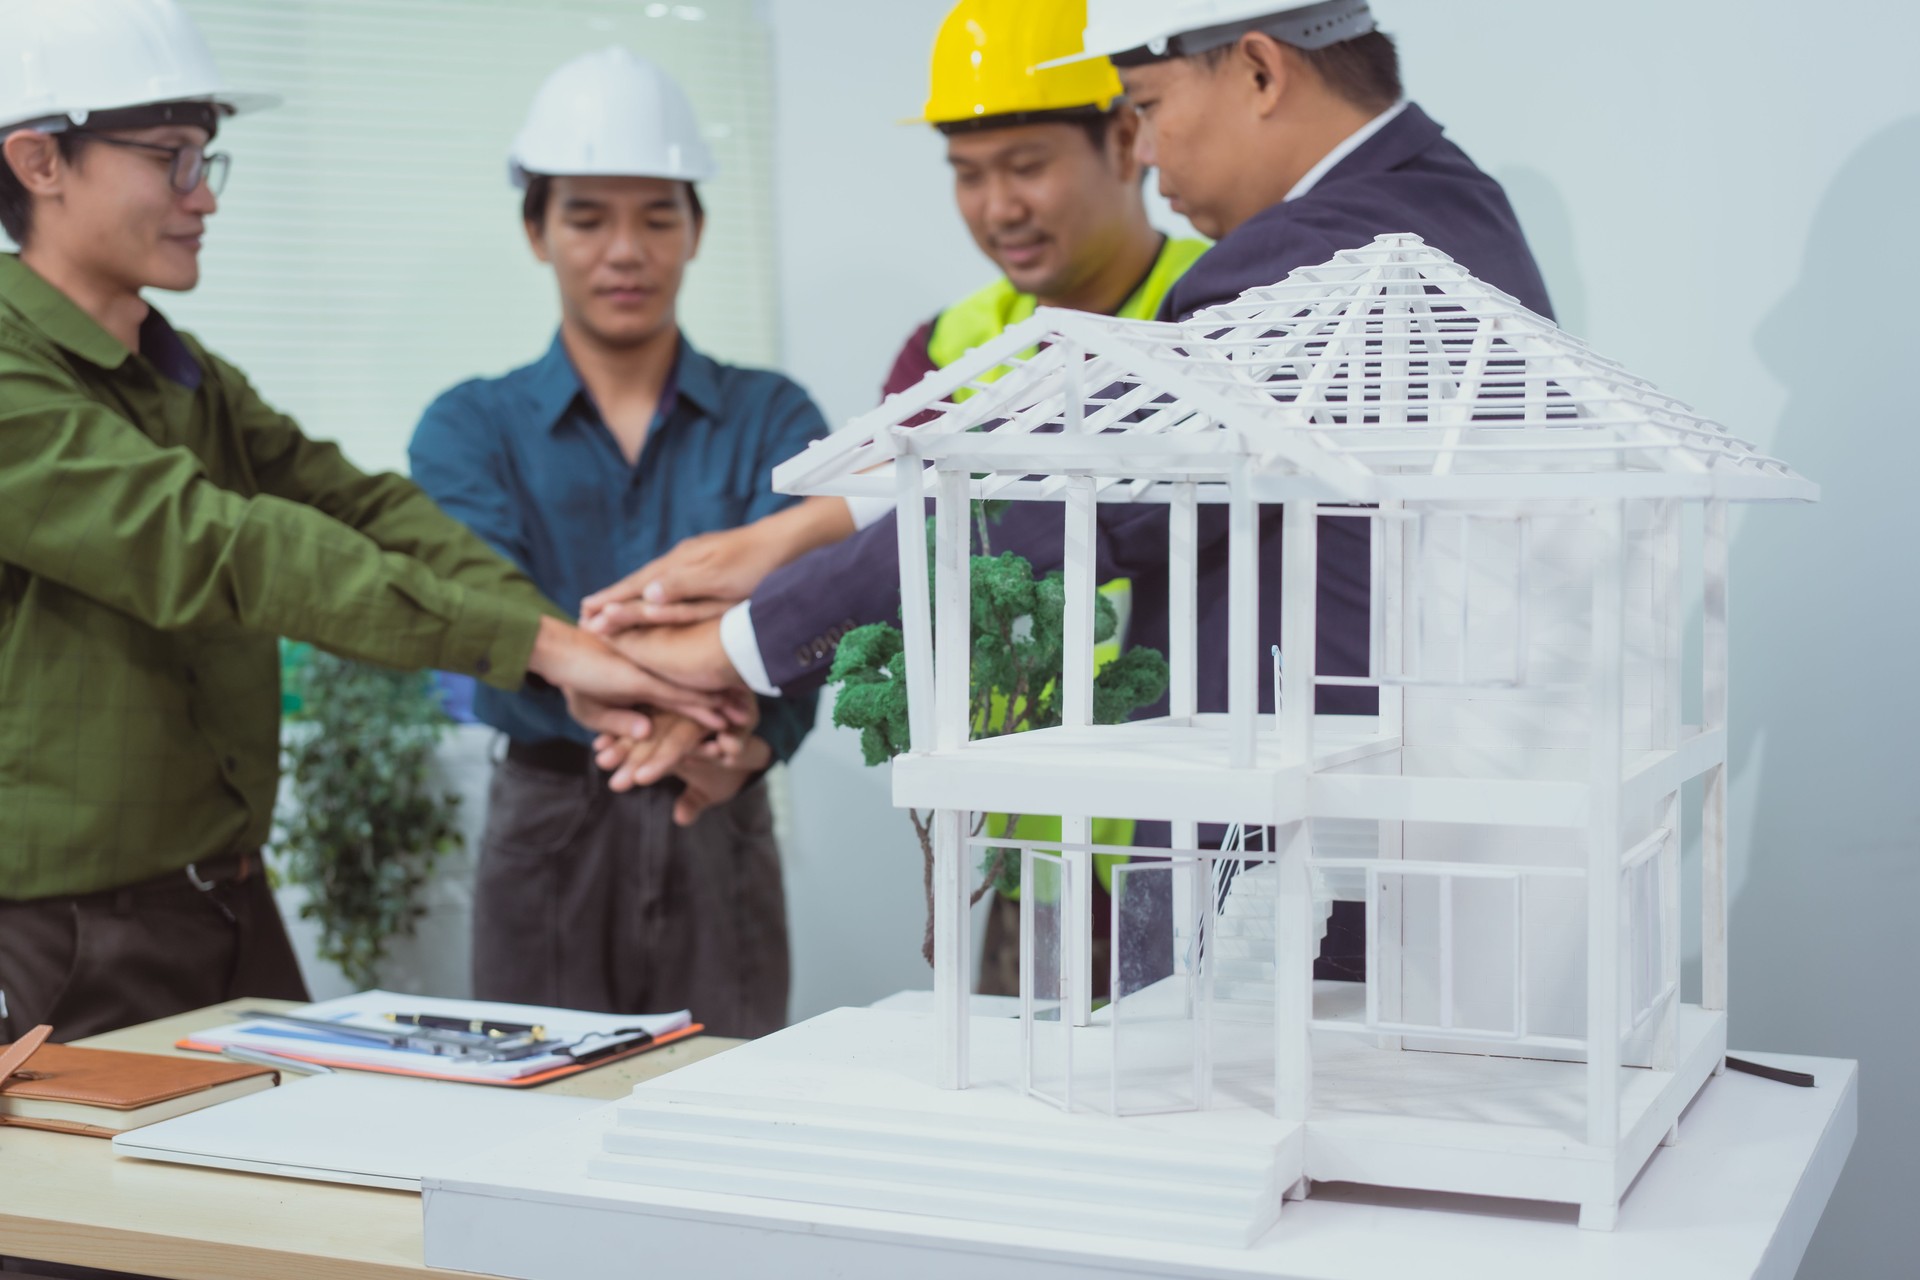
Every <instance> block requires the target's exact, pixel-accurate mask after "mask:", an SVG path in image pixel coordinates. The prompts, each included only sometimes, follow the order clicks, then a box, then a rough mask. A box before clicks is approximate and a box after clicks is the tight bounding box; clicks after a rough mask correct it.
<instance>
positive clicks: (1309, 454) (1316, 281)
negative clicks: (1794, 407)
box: [774, 235, 1818, 501]
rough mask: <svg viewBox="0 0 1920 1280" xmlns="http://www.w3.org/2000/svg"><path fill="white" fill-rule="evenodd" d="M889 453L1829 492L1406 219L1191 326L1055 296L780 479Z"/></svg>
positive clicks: (1114, 488)
mask: <svg viewBox="0 0 1920 1280" xmlns="http://www.w3.org/2000/svg"><path fill="white" fill-rule="evenodd" d="M956 395H959V396H960V398H959V399H957V400H956V399H955V396H956ZM908 424H914V425H908ZM892 459H902V460H907V459H911V460H914V464H917V465H921V466H924V467H929V468H931V467H933V466H945V467H948V468H957V469H961V470H965V471H968V472H971V473H973V474H974V475H975V476H976V477H980V478H979V479H977V480H976V482H975V492H976V493H977V494H978V495H979V496H983V497H995V496H998V497H1050V496H1057V495H1058V494H1059V493H1061V492H1062V491H1063V490H1064V487H1065V485H1064V478H1065V477H1067V476H1074V475H1090V476H1093V477H1095V478H1096V480H1097V481H1098V483H1099V487H1100V497H1101V500H1102V501H1126V500H1135V501H1138V500H1153V499H1156V498H1163V497H1164V496H1165V485H1166V484H1167V482H1170V481H1182V480H1193V481H1198V482H1200V483H1201V486H1202V496H1203V498H1208V499H1212V500H1218V499H1220V498H1222V497H1224V486H1223V485H1222V483H1221V482H1222V481H1224V480H1225V479H1226V478H1227V477H1228V476H1229V475H1231V474H1232V473H1233V472H1234V471H1235V469H1236V468H1239V467H1244V468H1245V470H1246V474H1247V476H1248V479H1249V481H1250V482H1251V484H1252V486H1253V491H1254V492H1255V493H1256V494H1257V496H1258V497H1259V498H1260V499H1262V500H1264V501H1284V500H1286V499H1287V498H1289V497H1292V496H1296V495H1300V496H1310V497H1314V498H1318V499H1320V500H1332V501H1341V500H1345V501H1379V500H1383V499H1390V498H1399V499H1409V500H1441V501H1444V500H1476V499H1481V500H1484V499H1501V500H1507V499H1514V500H1521V499H1528V498H1610V497H1613V498H1618V497H1656V496H1674V497H1719V498H1728V499H1740V500H1764V499H1775V500H1780V499H1812V498H1814V497H1816V496H1817V494H1818V490H1817V488H1816V487H1815V486H1814V485H1812V484H1811V483H1809V482H1808V481H1806V480H1805V479H1803V478H1802V477H1800V476H1798V475H1796V474H1795V473H1794V472H1793V471H1792V470H1791V469H1790V468H1788V467H1787V466H1786V465H1785V464H1784V463H1782V462H1780V461H1779V460H1777V459H1774V458H1770V457H1767V456H1765V455H1764V454H1761V453H1760V452H1759V451H1758V450H1756V449H1755V448H1754V447H1753V446H1752V445H1750V444H1748V443H1746V442H1745V441H1743V440H1740V439H1739V438H1737V437H1735V436H1734V435H1732V434H1731V433H1730V432H1728V431H1727V430H1726V428H1724V427H1722V426H1720V425H1719V424H1718V423H1715V422H1712V421H1710V420H1708V419H1706V418H1703V417H1701V416H1699V415H1698V414H1696V413H1694V412H1693V411H1692V410H1691V409H1689V408H1688V407H1687V406H1686V405H1684V404H1682V403H1681V402H1680V401H1678V400H1675V399H1674V398H1673V397H1671V396H1667V395H1664V394H1662V393H1661V392H1660V391H1658V390H1656V389H1655V388H1654V387H1653V386H1652V385H1651V384H1649V383H1647V382H1646V381H1644V380H1642V379H1640V378H1636V377H1634V376H1633V375H1631V374H1629V373H1627V372H1626V370H1624V369H1623V368H1621V367H1620V366H1619V365H1618V364H1616V363H1614V362H1613V361H1611V360H1608V359H1606V358H1605V357H1602V356H1600V355H1598V354H1596V353H1595V352H1593V351H1592V350H1591V349H1590V348H1588V347H1587V345H1586V344H1585V343H1584V342H1582V341H1581V340H1580V339H1578V338H1575V337H1573V336H1571V335H1569V334H1567V333H1565V332H1564V331H1562V330H1561V329H1559V328H1558V327H1556V326H1555V325H1554V324H1553V322H1552V321H1550V320H1547V319H1545V318H1544V317H1542V316H1539V315H1536V314H1535V313H1534V312H1531V311H1529V310H1527V308H1526V307H1524V306H1522V305H1521V304H1520V303H1519V302H1518V301H1516V300H1515V299H1514V298H1512V297H1510V296H1509V295H1507V294H1505V293H1503V292H1501V291H1500V290H1498V289H1496V288H1494V287H1492V286H1491V285H1488V284H1485V283H1484V282H1482V281H1479V280H1477V279H1475V278H1474V277H1473V276H1472V275H1470V274H1468V272H1467V271H1466V269H1465V268H1463V267H1461V266H1460V265H1459V264H1457V263H1455V262H1454V261H1453V260H1452V259H1451V258H1449V257H1447V256H1446V255H1445V254H1443V253H1440V252H1439V251H1437V250H1435V249H1433V248H1431V247H1430V246H1428V245H1426V244H1425V243H1424V242H1422V241H1421V240H1420V238H1419V237H1417V236H1410V235H1402V236H1382V237H1380V238H1379V239H1377V240H1376V241H1374V243H1372V244H1371V245H1367V246H1365V247H1364V248H1359V249H1352V250H1348V251H1346V252H1343V253H1340V254H1338V255H1336V256H1335V257H1334V258H1333V260H1332V261H1330V262H1327V263H1324V264H1322V265H1320V266H1317V267H1308V268H1303V269H1301V270H1299V271H1295V272H1294V273H1293V274H1292V275H1290V276H1288V277H1287V279H1286V280H1285V281H1283V282H1281V283H1280V284H1277V285H1272V286H1268V287H1264V288H1259V289H1252V290H1249V291H1248V292H1246V293H1244V294H1242V295H1241V296H1240V297H1239V298H1237V299H1235V300H1234V301H1233V302H1231V303H1227V304H1225V305H1222V306H1219V307H1214V308H1211V309H1209V310H1207V311H1203V312H1200V313H1198V314H1196V315H1194V316H1193V317H1192V318H1190V319H1188V320H1186V321H1184V322H1181V323H1178V324H1164V323H1156V322H1151V321H1137V320H1116V319H1112V318H1110V317H1104V316H1092V315H1087V314H1085V313H1082V312H1073V311H1061V310H1055V309H1051V308H1042V309H1041V310H1040V311H1039V312H1037V313H1036V314H1035V315H1034V316H1033V318H1032V319H1030V320H1028V321H1026V322H1024V323H1023V324H1020V325H1017V326H1015V327H1013V328H1011V329H1009V330H1007V332H1006V333H1004V334H1002V335H1001V336H1000V337H999V338H997V339H995V340H994V341H992V342H989V343H986V344H983V345H982V346H980V347H978V348H976V349H975V350H973V351H972V352H969V353H968V355H967V356H965V357H964V358H962V359H961V360H960V361H958V362H956V363H955V364H954V365H952V366H950V367H948V368H946V369H943V370H940V371H939V372H937V373H933V374H930V375H928V376H927V377H926V378H925V379H924V380H922V381H921V382H920V383H919V384H917V385H916V386H914V387H911V388H909V389H908V390H906V391H904V392H902V393H900V394H899V395H895V396H890V397H888V398H887V400H886V401H885V402H884V403H882V404H881V405H880V406H879V407H878V408H877V409H875V410H874V411H873V412H871V413H868V414H866V415H864V416H863V417H861V418H859V419H856V420H855V421H854V422H853V423H851V424H850V425H849V426H848V427H847V429H846V430H844V431H842V432H840V433H838V434H836V435H835V436H834V437H832V438H831V439H830V440H827V441H823V442H821V443H819V444H816V445H815V446H814V447H813V448H811V449H809V450H808V451H807V452H806V453H804V454H802V455H801V456H800V457H798V458H795V459H792V460H791V461H789V462H787V463H784V464H782V466H781V467H780V468H779V469H778V470H776V472H775V474H774V483H775V485H776V487H778V488H781V489H783V490H785V491H787V492H795V493H842V494H855V493H863V492H870V493H891V492H893V488H892V481H891V480H890V479H889V478H887V477H886V476H885V475H884V474H878V473H876V472H875V470H874V469H875V468H878V467H881V465H882V464H884V463H886V462H888V461H889V460H892Z"/></svg>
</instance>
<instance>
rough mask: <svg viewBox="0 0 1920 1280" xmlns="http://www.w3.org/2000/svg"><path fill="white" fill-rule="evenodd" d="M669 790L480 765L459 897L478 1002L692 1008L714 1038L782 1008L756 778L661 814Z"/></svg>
mask: <svg viewBox="0 0 1920 1280" xmlns="http://www.w3.org/2000/svg"><path fill="white" fill-rule="evenodd" d="M675 794H676V792H675V789H674V788H672V787H670V786H668V785H661V786H653V787H642V788H639V789H637V790H634V791H628V792H625V793H623V794H616V793H614V792H612V791H609V790H608V789H607V786H606V776H605V775H604V774H600V773H597V772H594V771H592V770H590V769H588V768H586V767H584V766H583V767H582V768H580V769H579V770H565V769H552V768H542V767H537V766H534V765H530V764H527V763H523V762H522V761H521V760H519V759H515V758H512V757H509V758H508V759H506V760H503V761H501V762H500V763H499V764H497V765H495V766H494V771H493V785H492V790H491V791H490V793H489V795H488V800H487V826H486V834H485V836H484V838H483V840H482V844H481V850H480V868H479V876H478V883H477V885H476V887H475V891H474V903H473V989H474V994H475V995H476V996H478V997H479V998H480V999H482V1000H509V1001H514V1002H516V1003H521V1004H545V1005H557V1006H560V1007H563V1008H571V1009H592V1010H597V1011H603V1012H608V1013H668V1012H672V1011H673V1010H676V1009H688V1010H691V1011H692V1014H693V1017H694V1020H695V1021H696V1022H702V1023H705V1024H706V1027H707V1030H708V1031H709V1032H710V1033H712V1034H714V1035H723V1036H759V1035H765V1034H766V1033H768V1032H769V1031H777V1030H779V1029H780V1028H781V1027H783V1026H785V1025H786V1021H787V986H788V958H787V914H786V894H785V891H784V889H783V888H782V886H781V883H780V850H779V846H778V845H777V844H776V843H775V841H774V838H773V813H772V810H771V809H770V808H769V807H768V804H767V789H766V785H765V784H764V783H760V782H756V783H755V784H754V785H752V786H751V787H748V788H747V789H746V790H744V791H742V792H741V793H740V794H739V795H737V796H735V797H734V798H733V799H732V800H731V801H729V802H727V803H726V804H723V805H716V806H714V807H713V808H712V809H709V810H708V811H707V812H706V813H704V814H702V815H701V816H700V819H699V821H697V822H695V823H694V824H693V825H692V826H691V827H676V826H675V825H674V824H673V802H674V798H675Z"/></svg>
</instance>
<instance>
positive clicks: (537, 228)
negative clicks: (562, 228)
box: [520, 220, 553, 263]
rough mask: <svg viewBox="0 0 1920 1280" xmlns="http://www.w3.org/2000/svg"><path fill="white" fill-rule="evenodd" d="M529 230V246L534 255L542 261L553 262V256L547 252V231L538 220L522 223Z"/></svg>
mask: <svg viewBox="0 0 1920 1280" xmlns="http://www.w3.org/2000/svg"><path fill="white" fill-rule="evenodd" d="M520 225H521V226H522V227H524V228H525V229H526V232H527V248H529V249H531V250H533V256H534V257H536V258H538V259H540V261H542V262H547V263H551V262H552V261H553V257H552V255H551V254H549V253H548V252H547V233H546V230H545V229H544V228H543V227H541V225H540V224H539V223H538V222H533V221H531V220H527V221H523V222H521V224H520Z"/></svg>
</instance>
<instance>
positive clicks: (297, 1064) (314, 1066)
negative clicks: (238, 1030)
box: [220, 1044, 333, 1096]
mask: <svg viewBox="0 0 1920 1280" xmlns="http://www.w3.org/2000/svg"><path fill="white" fill-rule="evenodd" d="M220 1056H221V1057H223V1058H232V1059H233V1060H234V1061H235V1062H251V1063H252V1064H253V1065H254V1066H256V1067H273V1068H276V1069H277V1070H280V1071H297V1072H299V1073H301V1074H302V1075H309V1076H330V1075H332V1074H333V1068H332V1067H323V1066H321V1065H320V1064H319V1063H317V1062H302V1061H300V1059H298V1058H283V1057H281V1056H280V1055H279V1054H277V1053H268V1052H267V1051H266V1050H265V1049H249V1048H247V1047H246V1046H244V1045H237V1044H230V1045H225V1046H223V1047H222V1048H221V1050H220ZM303 1096H304V1095H303Z"/></svg>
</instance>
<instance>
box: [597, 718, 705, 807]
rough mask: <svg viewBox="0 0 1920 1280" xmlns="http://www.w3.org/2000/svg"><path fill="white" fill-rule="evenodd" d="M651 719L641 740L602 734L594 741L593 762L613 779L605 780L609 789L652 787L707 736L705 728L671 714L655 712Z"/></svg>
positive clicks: (695, 721) (672, 770)
mask: <svg viewBox="0 0 1920 1280" xmlns="http://www.w3.org/2000/svg"><path fill="white" fill-rule="evenodd" d="M651 719H652V723H651V725H650V726H649V728H648V732H647V734H646V736H644V737H641V738H622V737H615V736H614V735H612V734H607V733H603V734H601V735H600V736H599V737H598V738H596V739H594V743H593V760H594V763H595V764H597V765H599V766H600V767H601V768H602V769H605V770H606V771H607V772H609V773H610V774H612V775H613V776H612V777H610V778H608V779H607V786H608V787H609V788H610V789H612V790H614V791H631V790H633V789H634V788H635V787H650V786H652V785H653V784H654V783H656V782H658V781H660V779H662V778H664V777H666V776H667V775H668V774H670V773H672V772H674V771H675V770H676V769H678V768H679V767H680V765H681V764H682V762H684V761H685V760H686V759H687V758H688V756H689V755H690V754H691V753H692V752H693V751H694V750H695V749H696V748H698V747H699V746H700V744H701V742H702V741H703V740H704V739H705V738H706V736H707V729H706V726H705V725H703V724H701V723H700V722H699V721H697V720H690V719H688V718H687V717H686V716H682V715H676V714H674V713H673V712H671V711H658V712H655V713H654V714H653V716H652V717H651Z"/></svg>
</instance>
